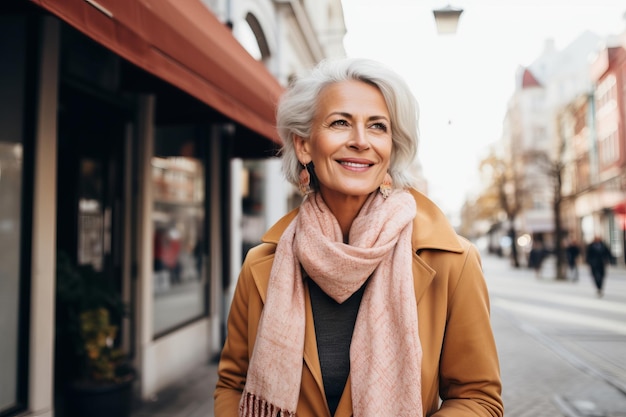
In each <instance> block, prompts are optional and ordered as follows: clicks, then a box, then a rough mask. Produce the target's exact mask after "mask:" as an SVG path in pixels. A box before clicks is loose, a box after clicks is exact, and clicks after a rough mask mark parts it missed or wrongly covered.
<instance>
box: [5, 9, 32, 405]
mask: <svg viewBox="0 0 626 417" xmlns="http://www.w3.org/2000/svg"><path fill="white" fill-rule="evenodd" d="M26 33H27V32H26V19H25V18H24V17H22V16H18V15H11V14H9V15H3V16H0V56H2V58H1V59H2V63H1V64H0V91H1V92H2V93H0V94H1V96H0V97H1V99H0V100H2V103H3V106H2V111H0V334H1V335H2V337H0V370H2V372H0V414H2V413H3V412H5V411H7V410H10V409H16V408H20V409H21V408H22V407H24V406H25V405H26V404H25V400H26V398H25V396H24V392H23V388H24V382H27V378H28V377H27V369H24V366H25V361H23V360H21V359H23V358H26V357H27V355H28V352H24V351H20V349H19V348H18V347H19V346H20V344H22V345H25V343H26V342H27V338H28V323H25V322H22V324H21V325H22V328H21V329H20V311H22V312H26V311H27V309H28V301H27V300H26V297H27V295H26V294H24V293H21V291H20V288H21V286H22V285H25V284H27V282H21V279H22V277H21V275H22V273H23V271H22V270H21V265H20V259H21V258H22V256H23V255H24V254H23V253H22V252H21V248H22V235H21V230H22V223H23V222H24V220H25V219H28V218H29V216H28V214H26V212H25V211H26V210H28V212H30V209H31V208H30V207H22V187H23V181H24V174H25V172H24V163H23V153H24V148H23V137H24V130H23V129H24V127H25V126H26V123H25V112H24V101H25V97H26V90H27V89H26V88H25V86H26V85H27V84H28V79H27V74H28V73H29V71H26V55H27V52H28V51H29V50H30V49H31V48H30V45H29V44H28V43H27V42H26V39H27V37H26ZM22 216H25V217H22ZM24 246H26V245H24ZM26 256H29V254H26ZM23 279H26V280H27V279H28V278H27V277H26V276H25V277H24V278H23ZM24 303H26V304H24ZM20 364H21V366H20Z"/></svg>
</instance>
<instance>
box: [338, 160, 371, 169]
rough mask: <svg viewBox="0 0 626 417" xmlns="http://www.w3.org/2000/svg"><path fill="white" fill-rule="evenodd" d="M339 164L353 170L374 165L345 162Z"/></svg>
mask: <svg viewBox="0 0 626 417" xmlns="http://www.w3.org/2000/svg"><path fill="white" fill-rule="evenodd" d="M339 163H340V164H341V165H344V166H348V167H353V168H367V167H370V166H372V165H374V164H362V163H358V162H345V161H339Z"/></svg>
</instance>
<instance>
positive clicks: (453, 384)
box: [433, 245, 504, 417]
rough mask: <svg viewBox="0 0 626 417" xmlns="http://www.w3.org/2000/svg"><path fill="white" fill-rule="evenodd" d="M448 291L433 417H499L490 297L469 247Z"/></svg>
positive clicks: (474, 251)
mask: <svg viewBox="0 0 626 417" xmlns="http://www.w3.org/2000/svg"><path fill="white" fill-rule="evenodd" d="M453 278H454V277H451V279H453ZM455 280H456V279H453V283H454V282H455ZM449 291H450V296H449V304H448V315H447V321H446V329H445V336H444V341H443V347H442V352H441V361H440V385H439V390H440V397H441V399H442V404H441V407H440V409H439V410H438V411H437V412H436V413H435V414H433V416H436V417H466V416H467V417H470V416H484V417H502V415H503V412H504V410H503V404H502V397H501V394H502V385H501V379H500V365H499V360H498V353H497V350H496V344H495V339H494V336H493V332H492V328H491V320H490V305H489V295H488V291H487V286H486V283H485V280H484V276H483V272H482V267H481V261H480V255H479V254H478V251H477V249H476V248H475V247H474V246H473V245H470V247H469V250H468V252H467V257H466V259H465V263H464V266H463V268H462V269H461V271H460V274H459V276H458V280H456V283H455V284H453V285H452V286H451V287H450V289H449Z"/></svg>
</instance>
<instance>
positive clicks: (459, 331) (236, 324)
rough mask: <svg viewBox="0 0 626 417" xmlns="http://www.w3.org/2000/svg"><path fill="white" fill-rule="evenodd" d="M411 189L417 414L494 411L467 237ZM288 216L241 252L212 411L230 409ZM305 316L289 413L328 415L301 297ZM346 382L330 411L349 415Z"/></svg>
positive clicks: (492, 355)
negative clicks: (419, 355) (418, 350)
mask: <svg viewBox="0 0 626 417" xmlns="http://www.w3.org/2000/svg"><path fill="white" fill-rule="evenodd" d="M411 193H412V195H413V196H414V197H415V200H416V203H417V216H416V217H415V220H414V222H413V237H412V246H413V251H414V255H413V279H414V282H415V298H416V299H417V310H418V321H419V335H420V340H421V344H422V349H423V360H422V402H423V415H424V416H437V417H446V416H448V417H453V416H454V417H462V416H468V417H469V416H493V417H501V416H502V415H503V405H502V399H501V382H500V370H499V362H498V355H497V352H496V346H495V342H494V338H493V334H492V330H491V323H490V313H489V298H488V293H487V288H486V285H485V281H484V278H483V274H482V269H481V264H480V257H479V254H478V252H477V250H476V248H475V247H474V246H473V245H472V244H471V243H469V242H468V241H467V240H465V239H464V238H462V237H459V236H458V235H457V234H456V233H455V232H454V230H453V229H452V227H451V226H450V224H449V222H448V221H447V219H446V218H445V216H444V215H443V213H442V212H441V211H440V210H439V209H438V208H437V207H436V206H435V205H434V204H433V203H432V202H431V201H430V200H429V199H428V198H426V197H425V196H424V195H422V194H420V193H419V192H417V191H411ZM296 214H297V210H294V211H292V212H291V213H289V214H287V215H286V216H285V217H283V218H282V219H281V220H279V221H278V222H277V223H276V224H275V225H274V226H273V227H272V228H271V229H270V230H269V231H268V232H267V233H266V234H265V236H264V237H263V243H262V244H260V245H259V246H257V247H256V248H254V249H252V250H250V252H249V253H248V255H247V256H246V260H245V262H244V264H243V267H242V271H241V274H240V277H239V281H238V283H237V288H236V290H235V294H234V297H233V301H232V305H231V310H230V314H229V317H228V329H227V331H228V334H227V338H226V343H225V345H224V348H223V351H222V356H221V360H220V363H219V369H218V377H219V379H218V383H217V388H216V390H215V394H214V395H215V416H216V417H236V416H237V415H238V405H239V399H240V398H241V393H242V391H243V388H244V385H245V383H246V371H247V368H248V363H249V360H250V357H251V355H252V349H253V347H254V342H255V340H256V333H257V327H258V324H259V318H260V317H261V310H262V309H263V303H264V301H265V296H266V294H267V287H268V281H269V275H270V270H271V267H272V261H273V259H274V250H275V248H276V244H277V243H278V240H279V239H280V236H281V235H282V233H283V231H284V230H285V229H286V228H287V225H288V224H289V223H290V222H291V221H292V220H293V219H294V217H295V216H296ZM307 295H308V289H307ZM306 314H307V317H306V331H305V346H304V357H303V362H302V366H303V372H302V385H301V387H300V398H299V401H298V408H297V410H296V414H297V416H298V417H331V416H330V411H329V409H328V406H327V402H326V399H325V396H324V388H323V382H322V372H321V367H320V363H319V358H318V354H317V345H316V340H315V331H314V329H315V328H314V325H313V314H312V310H311V303H310V298H309V297H308V296H307V297H306ZM276 360H280V358H276ZM349 387H350V378H349V377H348V382H347V383H346V389H345V390H344V393H343V396H342V397H341V400H340V402H339V406H338V407H337V411H336V413H335V417H350V416H352V400H351V394H350V388H349ZM440 401H442V402H441V403H440ZM440 404H441V405H440ZM389 415H393V410H389Z"/></svg>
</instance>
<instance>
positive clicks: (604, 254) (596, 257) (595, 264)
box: [585, 236, 613, 297]
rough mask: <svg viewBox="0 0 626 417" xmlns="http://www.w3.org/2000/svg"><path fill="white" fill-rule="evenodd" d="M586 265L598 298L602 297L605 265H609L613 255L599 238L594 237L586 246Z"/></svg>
mask: <svg viewBox="0 0 626 417" xmlns="http://www.w3.org/2000/svg"><path fill="white" fill-rule="evenodd" d="M585 257H586V260H587V264H588V265H589V269H590V270H591V276H592V277H593V282H594V284H595V286H596V290H597V293H598V297H602V296H603V295H604V277H605V275H606V265H607V264H608V263H611V262H612V260H613V255H612V254H611V251H610V249H609V247H608V246H607V244H606V243H604V242H603V241H602V238H601V237H600V236H595V237H594V238H593V241H592V242H591V243H590V244H589V245H587V250H586V253H585Z"/></svg>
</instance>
